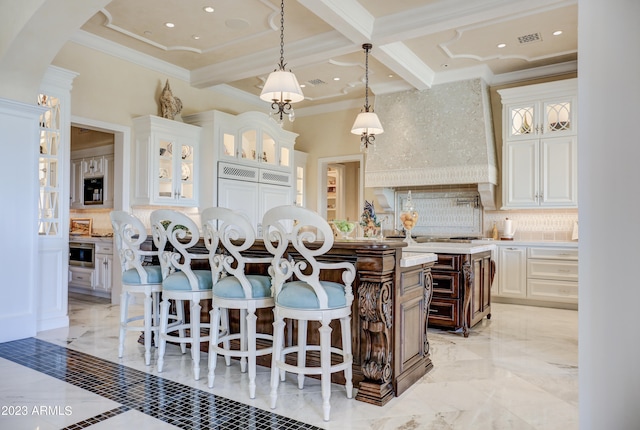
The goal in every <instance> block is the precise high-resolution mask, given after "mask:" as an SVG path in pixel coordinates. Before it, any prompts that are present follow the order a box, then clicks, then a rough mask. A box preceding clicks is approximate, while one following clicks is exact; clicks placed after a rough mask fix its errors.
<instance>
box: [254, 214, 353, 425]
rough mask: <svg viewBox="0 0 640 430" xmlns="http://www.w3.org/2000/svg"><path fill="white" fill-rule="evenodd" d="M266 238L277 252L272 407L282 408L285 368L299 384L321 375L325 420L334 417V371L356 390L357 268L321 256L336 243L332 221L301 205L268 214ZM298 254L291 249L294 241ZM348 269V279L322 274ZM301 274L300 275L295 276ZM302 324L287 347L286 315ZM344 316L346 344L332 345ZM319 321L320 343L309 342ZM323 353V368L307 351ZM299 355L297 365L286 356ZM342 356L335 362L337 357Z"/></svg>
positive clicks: (264, 222) (345, 273) (349, 389)
mask: <svg viewBox="0 0 640 430" xmlns="http://www.w3.org/2000/svg"><path fill="white" fill-rule="evenodd" d="M262 228H263V236H264V243H265V247H266V248H267V250H268V251H269V252H270V253H271V254H272V255H273V263H272V266H271V272H272V273H271V276H272V277H273V286H274V297H275V308H274V323H273V331H274V340H273V354H272V362H271V408H275V407H276V401H277V398H278V384H279V380H282V381H284V380H285V372H292V373H296V374H298V387H299V388H300V389H302V388H303V386H304V376H305V375H320V378H321V385H322V411H323V419H324V420H325V421H329V417H330V411H331V404H330V398H331V374H332V373H335V372H339V371H344V376H345V380H346V382H345V388H346V393H347V397H348V398H351V397H352V395H353V382H352V364H353V354H352V351H351V304H352V302H353V291H352V287H351V284H352V282H353V280H354V279H355V273H356V270H355V267H354V265H353V264H351V263H349V262H346V261H345V262H335V263H328V262H324V261H318V260H317V257H320V256H322V255H323V254H325V253H326V252H328V251H329V250H330V249H331V247H332V246H333V231H332V230H331V226H330V225H329V224H328V223H327V221H325V220H324V219H323V218H322V217H321V216H320V215H318V214H317V213H316V212H313V211H311V210H309V209H305V208H302V207H298V206H278V207H275V208H273V209H270V210H269V211H267V212H266V213H265V215H264V217H263V219H262ZM289 244H291V245H292V246H293V248H294V249H295V251H296V252H295V256H294V255H292V253H287V248H288V245H289ZM325 270H342V283H338V282H330V281H324V280H321V279H320V275H321V272H322V271H325ZM294 276H295V278H296V279H293V277H294ZM285 318H289V319H291V320H296V321H297V324H298V336H297V338H298V339H297V345H293V346H285V344H284V343H285V339H284V337H285V336H284V327H285V322H284V319H285ZM334 319H339V320H340V330H341V332H342V348H337V347H334V346H332V345H331V331H332V329H331V327H330V326H329V324H330V323H331V321H332V320H334ZM308 321H319V322H320V323H321V324H322V325H321V327H320V328H319V332H320V345H307V322H308ZM309 351H319V352H320V367H317V366H307V352H309ZM293 353H296V354H297V364H295V365H293V364H288V363H287V362H286V356H287V355H288V354H293ZM332 354H333V355H338V356H340V357H341V361H340V362H338V363H337V364H334V365H332V364H331V356H332Z"/></svg>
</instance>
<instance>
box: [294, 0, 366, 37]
mask: <svg viewBox="0 0 640 430" xmlns="http://www.w3.org/2000/svg"><path fill="white" fill-rule="evenodd" d="M298 3H300V4H301V5H303V6H304V7H306V8H307V9H309V10H310V11H311V12H313V13H314V14H315V15H317V16H318V18H320V19H322V20H324V21H325V22H326V23H327V24H329V25H330V26H332V27H333V28H335V29H336V30H337V31H339V32H340V33H342V34H343V35H344V36H345V37H346V38H347V39H349V40H351V41H352V42H353V43H355V44H359V45H361V44H362V43H364V42H368V41H370V40H371V36H372V34H373V28H374V24H375V18H374V17H373V15H371V14H370V13H369V11H368V10H367V9H365V8H364V7H363V6H362V5H361V4H360V3H358V2H357V1H356V0H298Z"/></svg>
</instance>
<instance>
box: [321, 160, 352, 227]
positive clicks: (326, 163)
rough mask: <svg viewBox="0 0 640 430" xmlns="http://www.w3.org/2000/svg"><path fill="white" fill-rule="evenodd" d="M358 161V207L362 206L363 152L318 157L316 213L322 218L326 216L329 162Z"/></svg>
mask: <svg viewBox="0 0 640 430" xmlns="http://www.w3.org/2000/svg"><path fill="white" fill-rule="evenodd" d="M353 162H356V163H359V165H360V169H359V176H358V182H359V184H358V202H360V205H359V206H360V207H363V206H364V154H353V155H340V156H337V157H322V158H318V182H317V183H318V185H319V187H320V192H319V193H318V206H317V208H318V213H319V214H320V215H322V217H323V218H325V219H326V218H327V167H328V166H329V164H337V163H353Z"/></svg>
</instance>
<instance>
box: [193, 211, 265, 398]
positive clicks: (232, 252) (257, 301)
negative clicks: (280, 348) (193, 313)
mask: <svg viewBox="0 0 640 430" xmlns="http://www.w3.org/2000/svg"><path fill="white" fill-rule="evenodd" d="M201 219H202V232H203V236H204V243H205V245H206V246H207V249H208V250H209V264H210V266H211V271H212V279H213V300H212V305H211V306H212V308H211V312H210V314H211V318H210V320H211V322H212V326H211V340H210V342H209V381H208V382H209V388H212V387H213V383H214V379H215V369H216V362H217V356H218V355H223V356H224V357H225V361H226V364H227V366H229V365H230V364H231V357H238V358H240V369H241V372H243V373H244V372H246V371H247V361H248V364H249V372H248V376H249V397H250V398H252V399H254V398H255V397H256V357H260V356H263V355H266V354H271V350H272V348H271V343H272V341H273V336H272V335H271V334H267V333H256V330H257V329H256V321H257V319H258V318H257V316H256V310H257V309H263V308H273V304H274V301H273V296H272V295H271V276H267V275H247V274H245V268H246V266H247V264H251V265H259V264H262V265H264V266H269V264H270V263H271V257H260V258H258V257H245V256H243V254H242V253H243V252H244V251H246V250H247V249H249V248H250V247H251V246H253V243H254V242H255V233H254V231H253V227H252V226H251V223H250V222H249V220H248V219H247V218H246V217H245V216H244V215H243V214H242V213H240V212H236V211H233V210H231V209H226V208H221V207H212V208H208V209H205V210H204V211H203V212H202V216H201ZM220 245H222V248H221V247H220ZM230 309H238V310H239V311H240V331H239V332H238V333H232V332H231V330H230V329H229V330H228V331H227V332H226V333H224V334H223V335H219V332H220V328H219V326H218V324H219V321H220V319H221V317H222V320H223V321H224V320H228V311H229V310H230ZM257 339H262V340H268V341H269V346H268V347H263V348H260V349H258V347H257ZM232 340H236V341H239V342H240V346H239V349H232V348H231V342H230V341H232Z"/></svg>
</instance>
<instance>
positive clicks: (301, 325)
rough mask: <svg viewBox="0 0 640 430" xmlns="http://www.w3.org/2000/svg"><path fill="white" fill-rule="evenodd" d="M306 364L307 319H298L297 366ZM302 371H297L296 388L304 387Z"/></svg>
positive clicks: (301, 366)
mask: <svg viewBox="0 0 640 430" xmlns="http://www.w3.org/2000/svg"><path fill="white" fill-rule="evenodd" d="M306 365H307V321H306V320H298V368H299V369H302V368H303V367H305V366H306ZM304 377H305V375H304V373H298V388H299V389H301V390H302V389H303V388H304Z"/></svg>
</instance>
